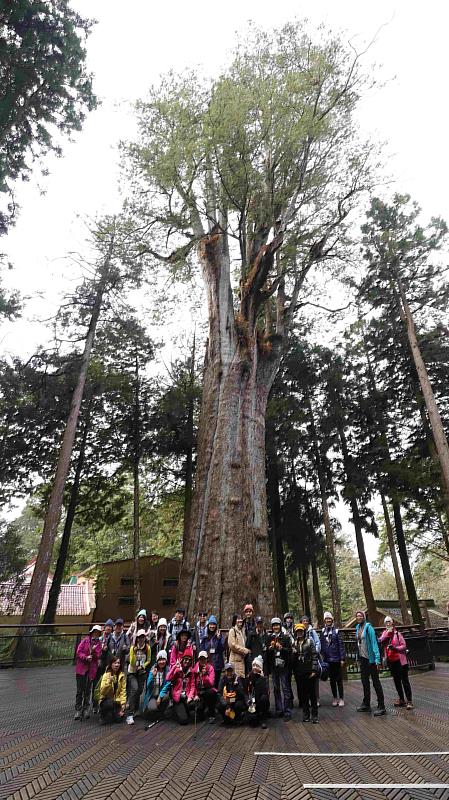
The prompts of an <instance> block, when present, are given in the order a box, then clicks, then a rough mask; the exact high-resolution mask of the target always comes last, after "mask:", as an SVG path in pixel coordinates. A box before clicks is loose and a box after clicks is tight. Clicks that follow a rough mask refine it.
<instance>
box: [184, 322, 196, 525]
mask: <svg viewBox="0 0 449 800" xmlns="http://www.w3.org/2000/svg"><path fill="white" fill-rule="evenodd" d="M195 351H196V337H195V335H194V336H193V343H192V353H191V357H190V370H189V398H188V406H187V431H186V440H187V449H186V459H185V464H184V523H183V540H184V539H186V538H187V534H188V530H189V523H190V514H191V511H192V496H193V418H194V411H195V408H194V395H193V390H194V386H195Z"/></svg>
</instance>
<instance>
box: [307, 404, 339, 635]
mask: <svg viewBox="0 0 449 800" xmlns="http://www.w3.org/2000/svg"><path fill="white" fill-rule="evenodd" d="M306 405H307V409H308V412H309V420H310V432H311V434H312V445H313V452H314V457H315V469H316V472H317V476H318V484H319V487H320V499H321V510H322V514H323V525H324V533H325V537H326V551H327V560H328V563H329V576H330V587H331V597H332V613H333V615H334V619H335V623H336V625H337V626H338V625H341V603H340V589H339V586H338V577H337V559H336V557H335V541H334V534H333V531H332V527H331V521H330V514H329V503H328V500H327V491H326V476H325V472H324V467H323V463H322V459H321V453H320V445H319V441H318V435H317V430H316V425H315V418H314V414H313V407H312V401H311V399H310V395H309V394H308V393H307V395H306Z"/></svg>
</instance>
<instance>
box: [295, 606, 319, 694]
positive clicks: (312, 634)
mask: <svg viewBox="0 0 449 800" xmlns="http://www.w3.org/2000/svg"><path fill="white" fill-rule="evenodd" d="M300 621H301V622H302V624H303V625H304V626H305V628H306V637H307V638H308V639H312V640H313V643H314V645H315V650H316V651H317V653H318V660H319V658H320V653H321V641H320V637H319V636H318V634H317V632H316V630H315V628H314V627H313V625H312V622H311V619H310V617H308V616H307V614H303V616H302V617H301V620H300ZM315 692H316V702H317V706H318V707H319V705H320V678H319V675H318V673H317V676H316V679H315Z"/></svg>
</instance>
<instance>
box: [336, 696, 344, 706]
mask: <svg viewBox="0 0 449 800" xmlns="http://www.w3.org/2000/svg"><path fill="white" fill-rule="evenodd" d="M344 704H345V701H344V700H343V699H342V698H341V697H340V700H339V701H338V705H339V706H340V708H343V706H344Z"/></svg>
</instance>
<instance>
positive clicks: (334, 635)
mask: <svg viewBox="0 0 449 800" xmlns="http://www.w3.org/2000/svg"><path fill="white" fill-rule="evenodd" d="M320 639H321V655H322V658H323V661H326V662H327V664H329V683H330V685H331V691H332V697H333V698H334V699H333V700H332V705H333V706H344V704H345V701H344V693H343V677H342V667H344V664H345V658H346V653H345V646H344V642H343V639H342V638H341V634H340V631H339V630H338V628H336V627H335V625H334V618H333V616H332V614H331V612H330V611H326V613H325V614H324V628H323V630H322V631H321V635H320ZM337 690H338V694H337Z"/></svg>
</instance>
